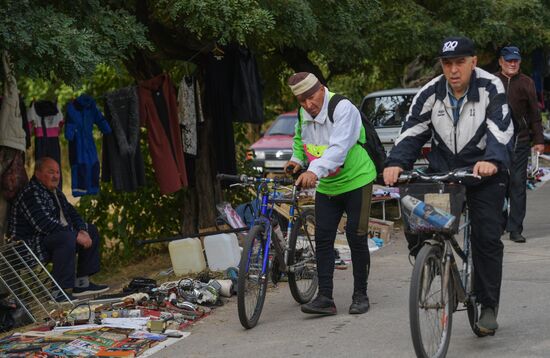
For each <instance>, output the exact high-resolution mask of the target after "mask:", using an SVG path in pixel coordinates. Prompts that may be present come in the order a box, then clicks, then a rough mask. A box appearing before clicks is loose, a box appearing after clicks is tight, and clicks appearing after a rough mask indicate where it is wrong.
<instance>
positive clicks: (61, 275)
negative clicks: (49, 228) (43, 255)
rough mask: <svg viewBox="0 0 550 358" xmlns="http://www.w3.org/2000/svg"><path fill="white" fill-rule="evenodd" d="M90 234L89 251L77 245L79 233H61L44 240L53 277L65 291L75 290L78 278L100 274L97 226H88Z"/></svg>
mask: <svg viewBox="0 0 550 358" xmlns="http://www.w3.org/2000/svg"><path fill="white" fill-rule="evenodd" d="M88 234H89V235H90V238H91V239H92V246H91V247H89V248H87V249H85V248H84V247H82V246H81V245H79V244H77V243H76V236H77V235H78V232H77V231H60V232H57V233H55V234H51V235H48V236H46V237H44V238H43V239H42V242H43V244H44V248H45V249H46V251H47V252H48V254H49V257H50V261H51V262H52V263H53V272H52V276H53V278H54V279H55V280H56V281H57V283H58V284H59V286H61V288H63V289H68V288H73V287H74V281H75V278H76V277H83V276H91V275H93V274H95V273H97V272H99V233H98V231H97V228H96V227H95V225H92V224H88ZM77 256H78V260H77V259H76V257H77Z"/></svg>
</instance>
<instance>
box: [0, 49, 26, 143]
mask: <svg viewBox="0 0 550 358" xmlns="http://www.w3.org/2000/svg"><path fill="white" fill-rule="evenodd" d="M2 65H3V69H4V77H3V82H4V93H3V98H2V105H1V106H0V146H5V147H10V148H14V149H18V150H21V151H23V152H24V151H25V150H26V146H25V131H24V130H23V126H22V118H21V110H20V108H19V92H18V90H17V82H16V80H15V76H14V74H13V68H12V64H11V62H10V59H9V56H8V53H7V52H6V51H2Z"/></svg>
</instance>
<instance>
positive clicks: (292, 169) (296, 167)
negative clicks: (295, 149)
mask: <svg viewBox="0 0 550 358" xmlns="http://www.w3.org/2000/svg"><path fill="white" fill-rule="evenodd" d="M300 170H302V166H301V165H300V164H298V163H296V162H293V161H292V160H289V161H288V162H287V163H286V164H285V167H284V171H285V173H286V174H296V173H298V172H299V171H300Z"/></svg>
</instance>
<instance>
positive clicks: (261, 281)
mask: <svg viewBox="0 0 550 358" xmlns="http://www.w3.org/2000/svg"><path fill="white" fill-rule="evenodd" d="M266 240H267V234H266V231H265V228H264V226H262V225H256V226H254V227H252V229H251V230H250V231H249V232H248V236H247V237H246V242H245V244H244V248H243V253H242V255H241V261H240V263H239V276H238V283H237V310H238V312H239V320H240V321H241V324H242V326H243V327H244V328H247V329H250V328H253V327H254V326H256V324H257V323H258V319H259V318H260V315H261V313H262V308H263V306H264V300H265V294H266V291H267V276H268V275H267V273H268V272H267V271H268V268H266V270H265V271H262V267H263V262H264V257H265V256H266V253H265V243H266Z"/></svg>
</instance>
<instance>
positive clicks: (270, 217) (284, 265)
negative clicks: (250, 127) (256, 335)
mask: <svg viewBox="0 0 550 358" xmlns="http://www.w3.org/2000/svg"><path fill="white" fill-rule="evenodd" d="M218 178H219V179H220V180H230V181H233V182H237V183H240V184H241V185H251V186H255V187H256V193H257V199H258V200H259V203H260V207H259V210H258V212H256V213H255V220H254V223H253V225H252V227H251V229H250V231H249V232H248V235H247V237H246V241H245V243H244V247H243V251H242V255H241V260H240V263H239V275H238V285H237V308H238V312H239V320H240V321H241V324H242V325H243V327H245V328H247V329H249V328H253V327H254V326H256V324H257V323H258V319H259V318H260V315H261V313H262V308H263V305H264V300H265V296H266V292H267V283H268V280H269V278H270V277H271V278H272V279H273V281H275V282H276V281H277V280H278V278H279V277H280V275H281V274H282V273H285V274H286V275H287V277H288V285H289V287H290V292H291V293H292V297H294V299H295V300H296V302H298V303H307V302H309V301H310V300H311V299H312V298H313V295H314V294H315V291H316V290H317V264H316V261H315V237H314V235H315V213H314V210H313V209H310V208H307V209H305V210H302V208H301V207H300V206H299V205H298V193H299V189H298V187H296V186H295V185H293V184H294V180H292V179H288V178H261V177H248V176H246V175H240V176H237V175H226V174H219V175H218ZM283 185H293V186H292V189H290V191H291V195H290V197H288V198H287V197H284V195H281V194H282V191H284V190H285V189H283V188H284V187H283ZM277 204H288V205H289V218H290V219H289V221H288V227H287V231H286V236H285V234H283V232H282V230H281V229H280V227H279V224H278V218H277V215H276V213H275V205H277ZM271 248H273V249H274V252H273V253H272V252H271Z"/></svg>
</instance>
